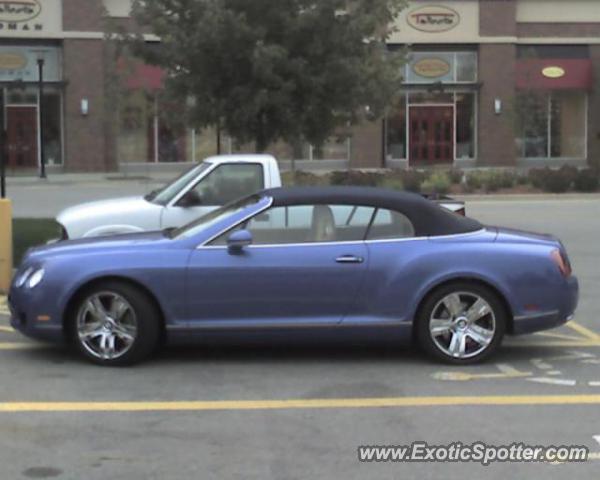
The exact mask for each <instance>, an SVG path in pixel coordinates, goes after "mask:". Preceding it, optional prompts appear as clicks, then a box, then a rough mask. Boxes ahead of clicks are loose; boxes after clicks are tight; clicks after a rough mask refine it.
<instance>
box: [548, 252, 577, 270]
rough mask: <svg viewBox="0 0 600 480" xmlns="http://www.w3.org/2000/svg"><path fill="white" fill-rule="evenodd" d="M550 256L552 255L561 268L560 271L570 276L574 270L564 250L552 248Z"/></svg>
mask: <svg viewBox="0 0 600 480" xmlns="http://www.w3.org/2000/svg"><path fill="white" fill-rule="evenodd" d="M550 256H551V257H552V260H553V261H554V263H555V264H556V266H557V267H558V269H559V270H560V273H562V274H563V276H564V277H570V276H571V273H573V271H572V269H571V264H570V263H569V260H568V259H567V258H566V257H565V255H564V254H563V252H562V251H561V250H559V249H558V248H556V249H554V250H552V252H551V253H550Z"/></svg>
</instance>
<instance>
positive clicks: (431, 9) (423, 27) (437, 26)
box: [406, 5, 460, 33]
mask: <svg viewBox="0 0 600 480" xmlns="http://www.w3.org/2000/svg"><path fill="white" fill-rule="evenodd" d="M406 21H407V22H408V24H409V25H410V26H411V27H412V28H415V29H417V30H420V31H421V32H428V33H439V32H447V31H448V30H452V29H453V28H456V27H457V26H458V24H459V23H460V15H459V14H458V12H457V11H456V10H453V9H452V8H449V7H444V6H441V5H427V6H424V7H419V8H416V9H414V10H412V11H411V12H409V13H408V15H407V17H406Z"/></svg>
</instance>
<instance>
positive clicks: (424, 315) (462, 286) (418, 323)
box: [415, 282, 508, 365]
mask: <svg viewBox="0 0 600 480" xmlns="http://www.w3.org/2000/svg"><path fill="white" fill-rule="evenodd" d="M459 292H461V293H467V294H472V295H476V296H478V297H481V298H482V299H483V300H485V301H486V302H487V303H488V305H489V306H490V308H491V310H492V313H493V315H494V320H495V331H494V334H493V336H492V339H491V342H490V343H489V345H488V346H487V347H486V348H485V349H484V350H483V351H481V352H480V353H478V354H476V355H474V356H471V357H469V358H455V357H453V356H451V355H450V354H449V353H447V352H445V351H444V350H442V348H441V347H439V346H438V345H437V344H436V342H435V341H434V339H433V336H432V334H431V332H430V322H431V318H432V314H433V313H434V312H433V310H434V309H435V308H436V306H437V305H438V304H439V303H440V302H441V301H442V300H443V299H444V298H446V297H447V296H448V295H451V294H455V293H459ZM507 324H508V313H507V311H506V308H505V306H504V303H503V302H502V300H501V299H500V298H499V297H498V295H497V294H496V293H495V292H494V291H493V290H491V289H490V288H488V287H485V286H483V285H479V284H475V283H469V282H456V283H450V284H447V285H444V286H442V287H440V288H438V289H436V290H434V291H433V292H431V293H430V294H429V295H428V296H427V297H426V298H425V301H424V302H423V303H422V305H421V308H420V309H419V312H418V313H417V318H416V319H415V333H416V338H417V341H418V343H419V346H420V347H421V348H422V349H423V350H424V351H425V352H426V353H427V354H429V355H430V356H432V357H433V358H435V359H437V360H441V361H442V362H444V363H448V364H451V365H472V364H476V363H481V362H483V361H485V360H486V359H488V358H489V357H490V356H491V355H493V354H494V353H495V352H496V351H497V350H498V348H499V347H500V345H501V343H502V339H503V338H504V334H505V332H506V325H507ZM474 350H475V351H476V349H475V348H474Z"/></svg>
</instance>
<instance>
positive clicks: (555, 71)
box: [542, 67, 567, 78]
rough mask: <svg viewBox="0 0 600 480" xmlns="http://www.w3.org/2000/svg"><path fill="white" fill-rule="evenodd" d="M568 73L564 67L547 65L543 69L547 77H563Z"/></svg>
mask: <svg viewBox="0 0 600 480" xmlns="http://www.w3.org/2000/svg"><path fill="white" fill-rule="evenodd" d="M566 73H567V72H565V69H564V68H562V67H546V68H544V69H543V70H542V75H543V76H544V77H546V78H562V77H564V76H565V75H566Z"/></svg>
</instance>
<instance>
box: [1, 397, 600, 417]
mask: <svg viewBox="0 0 600 480" xmlns="http://www.w3.org/2000/svg"><path fill="white" fill-rule="evenodd" d="M598 404H600V395H507V396H501V395H496V396H473V397H397V398H316V399H295V400H216V401H190V402H185V401H183V402H180V401H174V402H6V403H0V412H1V413H16V412H159V411H164V412H167V411H179V412H183V411H215V410H225V411H226V410H303V409H332V408H339V409H344V408H390V407H391V408H393V407H396V408H397V407H444V406H499V405H508V406H519V405H598Z"/></svg>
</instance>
